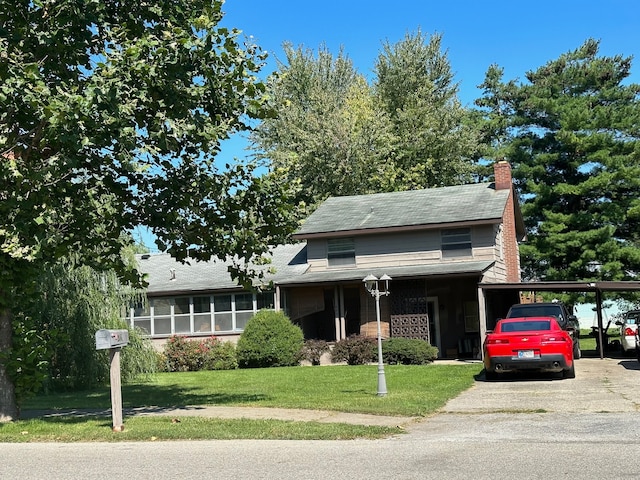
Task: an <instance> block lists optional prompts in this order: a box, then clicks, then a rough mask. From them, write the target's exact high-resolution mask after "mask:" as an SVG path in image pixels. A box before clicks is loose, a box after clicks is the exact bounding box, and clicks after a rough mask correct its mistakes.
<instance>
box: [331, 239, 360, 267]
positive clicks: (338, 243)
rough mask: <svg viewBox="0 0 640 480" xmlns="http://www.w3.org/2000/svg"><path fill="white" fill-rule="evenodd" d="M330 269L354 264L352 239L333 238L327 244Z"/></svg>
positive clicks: (354, 247) (354, 256) (354, 252)
mask: <svg viewBox="0 0 640 480" xmlns="http://www.w3.org/2000/svg"><path fill="white" fill-rule="evenodd" d="M327 260H328V262H329V266H330V267H340V266H344V265H355V264H356V245H355V242H354V240H353V238H333V239H331V240H329V241H328V242H327Z"/></svg>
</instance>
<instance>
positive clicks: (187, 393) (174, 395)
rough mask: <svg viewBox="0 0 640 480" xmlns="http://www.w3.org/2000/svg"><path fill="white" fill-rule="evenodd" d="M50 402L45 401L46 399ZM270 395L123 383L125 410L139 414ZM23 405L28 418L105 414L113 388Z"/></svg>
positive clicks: (249, 400) (251, 400)
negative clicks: (25, 406) (28, 406)
mask: <svg viewBox="0 0 640 480" xmlns="http://www.w3.org/2000/svg"><path fill="white" fill-rule="evenodd" d="M47 399H50V400H51V402H50V403H49V404H48V405H46V406H44V405H43V404H46V400H47ZM269 399H270V398H269V397H268V396H267V395H264V394H259V393H258V394H228V393H224V392H218V393H194V392H193V391H192V390H185V389H181V388H180V387H178V386H173V385H171V386H158V385H149V384H145V385H123V386H122V405H123V410H125V411H135V412H136V413H137V414H144V413H161V412H162V411H166V410H171V409H172V408H176V407H180V408H188V409H198V408H202V407H198V405H217V406H223V405H231V404H234V405H237V404H252V403H256V402H260V401H264V400H269ZM30 407H31V408H24V409H23V410H22V412H21V414H20V418H21V419H26V418H43V417H45V416H46V417H47V418H56V417H68V416H71V417H77V416H80V417H84V418H86V417H87V416H95V417H103V416H110V415H111V391H110V389H109V387H106V388H101V389H99V390H91V391H88V392H72V393H64V394H55V395H51V396H42V397H39V398H38V404H37V405H35V404H32V405H30Z"/></svg>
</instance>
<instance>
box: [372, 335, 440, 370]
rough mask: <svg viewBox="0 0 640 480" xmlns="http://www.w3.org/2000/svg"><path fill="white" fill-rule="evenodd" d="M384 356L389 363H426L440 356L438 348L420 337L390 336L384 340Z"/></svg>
mask: <svg viewBox="0 0 640 480" xmlns="http://www.w3.org/2000/svg"><path fill="white" fill-rule="evenodd" d="M382 358H383V360H384V362H385V363H387V364H389V365H394V364H402V365H425V364H427V363H431V362H433V361H434V360H435V359H436V358H438V348H437V347H434V346H432V345H430V344H429V342H426V341H424V340H420V339H418V338H400V337H398V338H390V339H388V340H385V341H384V342H382Z"/></svg>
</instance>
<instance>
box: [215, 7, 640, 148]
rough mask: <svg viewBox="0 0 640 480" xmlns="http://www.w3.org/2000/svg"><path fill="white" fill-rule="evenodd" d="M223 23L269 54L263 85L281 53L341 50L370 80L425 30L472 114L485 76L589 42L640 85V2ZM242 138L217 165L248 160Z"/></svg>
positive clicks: (388, 10) (349, 10)
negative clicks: (387, 54) (403, 43)
mask: <svg viewBox="0 0 640 480" xmlns="http://www.w3.org/2000/svg"><path fill="white" fill-rule="evenodd" d="M223 11H224V12H225V16H224V18H223V21H222V24H223V25H225V26H228V27H235V28H238V29H240V30H242V31H243V33H244V35H246V36H252V39H253V41H254V42H255V43H257V44H258V45H260V46H261V47H262V49H263V50H266V51H267V52H268V53H269V58H268V60H267V65H266V66H265V68H264V69H263V75H264V77H266V76H267V75H268V74H269V73H271V72H273V71H274V70H275V69H276V66H277V62H276V59H279V60H281V61H284V53H283V50H282V44H283V43H284V42H290V43H292V44H293V45H294V46H299V45H302V46H304V47H305V48H309V49H311V50H314V51H316V52H317V50H318V47H319V46H320V45H323V44H324V45H326V46H327V47H328V49H329V50H330V51H331V52H332V53H334V55H335V54H337V53H338V52H339V50H340V47H343V49H344V52H345V54H346V55H347V56H348V57H349V58H350V59H351V60H352V61H353V63H354V65H355V67H356V68H357V70H358V71H359V72H360V73H361V74H363V75H365V76H367V77H368V78H371V77H372V76H373V67H374V65H375V61H376V58H377V56H378V54H379V53H380V51H381V48H382V44H383V43H384V42H386V41H389V42H390V43H391V44H394V43H396V42H398V41H400V40H402V38H404V36H405V35H406V34H407V33H415V32H416V31H417V30H418V29H420V30H421V31H422V32H423V33H425V34H432V33H436V32H437V33H440V34H441V35H442V37H443V38H442V43H443V48H444V49H445V50H447V52H448V57H449V61H450V63H451V66H452V69H453V71H454V72H455V75H456V81H457V82H458V83H459V84H460V91H459V98H460V100H461V102H462V103H463V104H464V105H468V106H470V105H472V104H473V101H474V100H475V99H476V98H478V97H479V96H480V94H481V92H480V90H479V89H478V88H477V85H479V84H480V83H482V81H483V80H484V75H485V73H486V71H487V68H488V67H489V66H490V65H491V64H497V65H499V66H501V67H503V68H504V79H505V80H511V79H516V78H519V79H524V76H525V73H526V72H527V71H528V70H535V69H537V68H538V67H540V66H542V65H544V64H545V63H547V62H548V61H550V60H555V59H556V58H558V57H559V56H560V55H561V54H562V53H565V52H568V51H571V50H575V49H577V48H578V47H579V46H580V45H582V44H583V43H584V41H585V40H587V39H588V38H595V39H598V40H600V41H601V43H600V54H601V55H607V56H610V55H623V56H625V57H626V56H633V57H634V66H633V67H632V76H631V78H630V81H632V82H634V83H640V21H639V19H640V2H638V1H637V0H600V1H594V0H582V1H579V0H556V1H549V0H537V1H528V2H522V1H518V0H510V1H503V0H501V1H491V0H488V1H485V2H480V1H477V0H463V1H456V0H452V1H449V2H442V1H438V2H434V1H432V0H395V1H393V2H382V1H378V0H372V1H365V0H342V1H338V0H324V1H323V2H316V1H305V0H301V1H300V0H298V1H294V0H268V1H265V0H227V1H226V3H225V4H224V6H223ZM244 145H245V143H244V142H243V141H242V140H241V139H235V140H232V141H228V142H225V144H224V145H223V149H222V152H221V154H220V160H224V161H231V160H233V158H234V157H240V158H241V157H243V156H244V155H245V152H244V151H243V148H244Z"/></svg>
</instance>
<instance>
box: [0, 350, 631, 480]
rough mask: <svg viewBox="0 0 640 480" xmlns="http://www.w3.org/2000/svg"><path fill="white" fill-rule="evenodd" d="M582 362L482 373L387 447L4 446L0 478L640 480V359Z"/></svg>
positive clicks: (261, 443) (362, 444) (219, 443)
mask: <svg viewBox="0 0 640 480" xmlns="http://www.w3.org/2000/svg"><path fill="white" fill-rule="evenodd" d="M576 365H577V367H576V378H575V379H568V380H552V379H550V378H549V377H548V376H539V377H530V378H522V377H518V378H508V379H506V380H505V381H500V382H485V381H483V379H481V378H480V379H478V381H477V382H476V384H475V385H474V386H473V387H472V388H471V389H470V390H468V391H467V392H465V393H463V394H462V395H460V396H459V397H457V398H456V399H453V400H452V401H451V402H449V403H448V404H447V405H446V406H445V407H444V408H443V410H442V412H440V413H439V414H436V415H434V416H432V417H430V418H428V419H425V420H423V421H421V422H419V423H416V424H413V425H412V426H411V427H410V428H409V429H408V433H407V434H404V435H398V436H395V437H392V438H388V439H384V440H375V441H369V440H357V441H246V440H245V441H198V442H159V443H157V442H153V443H117V444H105V443H98V444H0V478H2V479H47V480H49V479H51V480H53V479H87V480H89V479H99V478H100V479H104V478H108V479H162V480H164V479H176V478H179V479H199V480H200V479H203V478H211V479H255V480H257V479H281V480H287V479H310V480H311V479H332V480H335V479H367V480H375V479H380V480H383V479H389V480H391V479H394V480H398V479H465V480H468V479H474V480H476V479H493V480H496V479H497V480H499V479H509V480H514V479H544V480H548V479H556V478H571V479H587V480H589V479H594V480H595V479H597V480H602V479H625V478H634V479H637V478H640V460H639V459H640V414H639V412H638V410H639V408H640V388H638V381H639V380H640V364H638V362H637V361H635V360H633V359H623V360H611V359H605V360H599V359H581V360H579V361H578V363H577V364H576ZM0 428H1V427H0Z"/></svg>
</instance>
